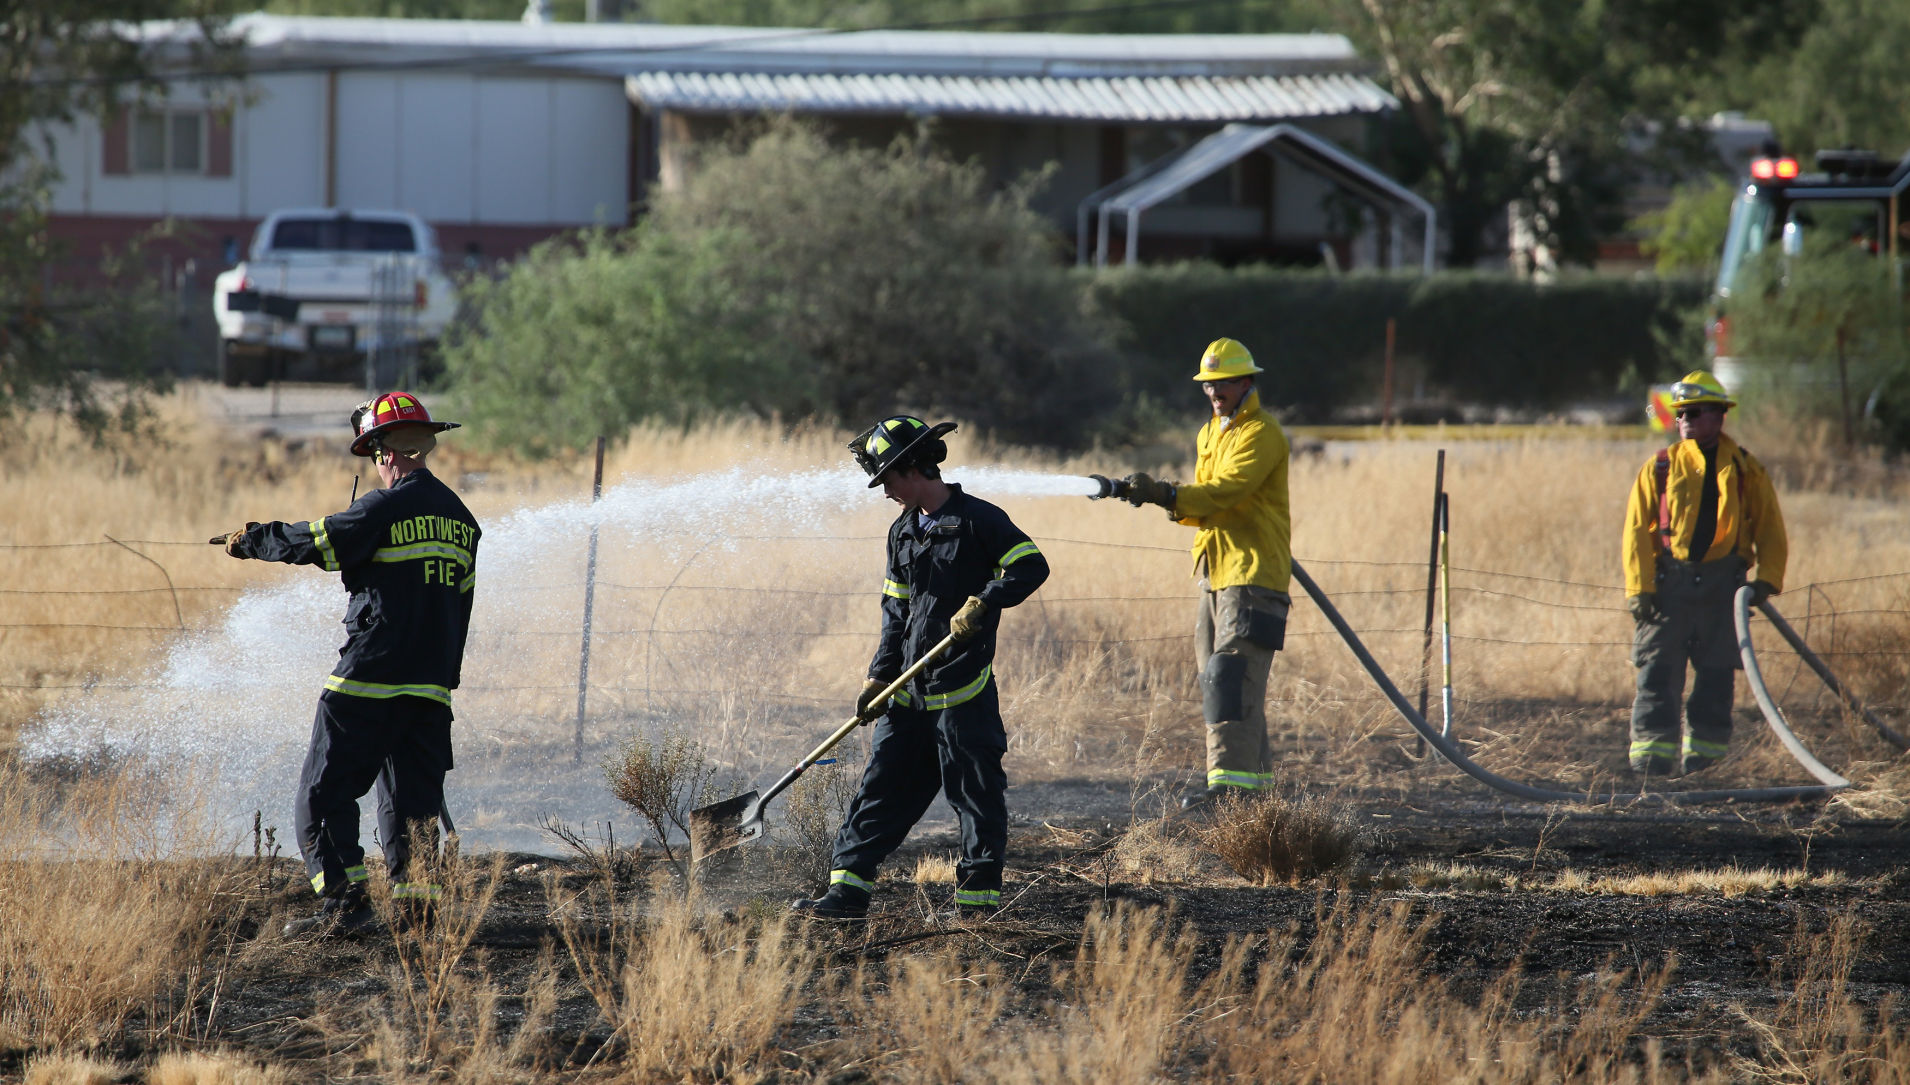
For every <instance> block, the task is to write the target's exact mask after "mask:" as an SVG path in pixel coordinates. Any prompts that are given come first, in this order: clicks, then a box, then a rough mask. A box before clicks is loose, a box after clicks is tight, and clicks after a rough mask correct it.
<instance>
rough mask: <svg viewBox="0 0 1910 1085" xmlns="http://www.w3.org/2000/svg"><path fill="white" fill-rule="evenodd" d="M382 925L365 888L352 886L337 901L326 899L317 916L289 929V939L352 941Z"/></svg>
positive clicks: (287, 930) (310, 917)
mask: <svg viewBox="0 0 1910 1085" xmlns="http://www.w3.org/2000/svg"><path fill="white" fill-rule="evenodd" d="M378 925H379V923H378V913H377V912H376V911H374V910H373V909H372V906H371V901H370V899H369V898H367V897H366V896H365V890H364V887H363V886H359V885H352V886H351V887H349V888H348V889H346V890H345V891H344V892H343V893H341V894H339V895H338V896H335V897H326V898H325V899H324V900H323V901H322V902H320V904H319V906H318V911H317V913H316V914H314V915H310V916H307V917H305V918H304V919H294V920H292V921H291V922H290V923H287V924H286V925H285V937H287V938H304V937H307V936H312V937H318V938H349V937H352V936H353V935H358V934H362V933H364V932H365V931H368V930H371V929H373V928H375V927H377V926H378Z"/></svg>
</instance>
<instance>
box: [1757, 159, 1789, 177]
mask: <svg viewBox="0 0 1910 1085" xmlns="http://www.w3.org/2000/svg"><path fill="white" fill-rule="evenodd" d="M1751 176H1752V177H1753V178H1754V179H1756V180H1759V181H1789V180H1792V179H1794V178H1795V177H1796V176H1797V159H1795V158H1753V159H1751Z"/></svg>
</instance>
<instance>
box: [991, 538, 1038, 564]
mask: <svg viewBox="0 0 1910 1085" xmlns="http://www.w3.org/2000/svg"><path fill="white" fill-rule="evenodd" d="M1039 553H1041V548H1040V547H1039V546H1036V545H1035V544H1034V543H1033V542H1025V543H1022V544H1021V545H1019V546H1016V547H1015V548H1014V549H1012V550H1010V551H1008V552H1007V553H1006V554H1003V555H1002V556H1001V560H1000V561H998V562H996V563H995V564H997V565H999V566H1001V567H1002V568H1004V569H1006V568H1008V567H1009V566H1010V565H1013V564H1014V563H1015V562H1017V561H1020V560H1021V559H1022V558H1025V557H1027V556H1028V555H1030V554H1039Z"/></svg>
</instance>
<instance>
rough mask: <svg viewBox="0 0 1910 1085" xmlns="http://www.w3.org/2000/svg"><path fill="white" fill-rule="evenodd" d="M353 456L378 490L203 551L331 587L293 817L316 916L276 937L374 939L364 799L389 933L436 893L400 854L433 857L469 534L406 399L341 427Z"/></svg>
mask: <svg viewBox="0 0 1910 1085" xmlns="http://www.w3.org/2000/svg"><path fill="white" fill-rule="evenodd" d="M351 422H352V442H351V450H352V453H353V454H354V455H358V456H368V457H371V458H372V459H373V461H374V462H375V463H376V465H377V469H378V477H379V479H380V480H381V481H382V482H383V483H384V486H383V488H382V489H377V490H373V491H372V492H370V493H368V494H366V495H365V496H364V497H361V498H359V499H358V500H356V501H354V502H352V505H351V507H350V508H347V509H346V510H344V511H343V512H337V513H333V514H332V515H330V516H326V517H323V518H321V519H317V520H310V521H298V522H290V523H287V522H276V521H275V522H273V523H268V524H247V525H246V526H245V527H244V528H242V529H240V530H238V531H232V532H228V533H226V534H224V535H220V536H216V537H215V538H213V540H212V541H213V542H215V543H219V544H222V545H223V546H224V547H225V550H226V553H228V554H231V555H232V556H233V557H235V558H256V559H259V560H262V561H279V562H285V563H286V564H289V565H316V566H318V567H319V568H321V569H324V570H325V571H327V572H335V573H338V574H339V575H340V577H342V578H343V580H344V582H345V588H346V590H347V591H349V592H350V593H351V601H350V603H349V604H348V605H347V606H346V608H345V644H344V647H342V648H340V649H339V653H338V666H337V667H336V668H334V669H333V671H332V673H331V675H330V677H328V678H326V679H325V689H324V691H323V692H322V693H320V694H319V697H318V713H317V719H316V720H315V721H314V723H313V725H312V741H311V746H310V748H309V749H308V750H307V752H306V757H305V766H304V769H303V771H302V772H301V774H300V777H299V785H298V794H297V796H296V799H295V800H294V803H293V813H294V821H295V824H296V827H297V832H298V844H299V851H300V852H301V853H302V854H303V855H304V858H305V867H306V872H307V873H308V874H310V876H311V879H312V888H313V889H314V890H316V891H317V892H318V895H319V898H320V905H319V910H318V913H317V914H316V915H314V916H311V917H310V918H306V919H299V920H295V921H293V922H292V923H289V924H287V925H286V933H287V934H288V935H300V934H318V935H337V934H349V933H352V932H355V931H359V930H364V929H366V928H369V927H372V926H374V925H376V924H377V922H378V917H377V914H376V912H374V911H373V910H372V908H371V905H370V902H369V900H368V898H367V896H366V893H365V881H366V874H365V852H364V849H363V848H362V847H361V846H360V845H359V840H358V800H359V798H360V797H362V796H363V795H364V794H365V793H366V792H367V791H370V790H372V788H373V787H374V786H375V787H376V788H377V790H378V835H379V839H380V841H381V842H382V843H383V845H384V850H385V863H386V866H387V868H388V869H389V870H390V873H391V882H392V897H393V901H394V903H395V904H396V905H397V906H398V908H397V912H396V914H397V916H398V917H399V918H400V919H422V918H426V917H428V916H429V915H430V913H431V904H432V902H433V901H435V900H436V898H437V895H438V891H439V890H438V887H437V886H436V885H434V884H432V883H431V882H430V880H429V877H428V874H427V873H426V872H425V871H424V870H423V869H422V866H423V864H420V863H419V862H418V860H419V859H422V858H424V857H422V856H414V855H412V853H411V848H412V841H413V840H414V839H416V840H420V841H423V842H424V843H425V844H426V846H427V847H429V848H431V849H433V850H435V847H436V842H437V823H438V820H439V819H440V818H441V817H443V815H444V775H445V773H446V772H447V771H449V770H450V768H451V767H452V756H451V719H452V717H451V691H452V690H454V689H456V688H457V686H458V678H459V671H460V669H461V667H462V664H463V659H464V642H465V635H466V632H467V630H468V629H469V627H470V621H471V601H472V597H473V587H474V585H475V584H476V579H477V572H476V570H477V549H478V536H479V535H480V534H481V532H480V530H479V528H478V524H477V520H476V518H475V517H473V516H472V515H471V512H470V510H469V509H467V508H465V507H464V502H463V501H461V500H459V499H458V496H457V494H455V493H453V492H451V488H450V487H448V486H446V485H445V484H444V483H443V482H441V481H439V480H438V478H437V477H436V476H435V475H433V474H432V473H431V471H430V469H429V468H427V467H426V466H425V457H427V456H429V455H430V454H431V451H432V449H433V448H435V447H436V445H437V435H438V434H439V433H442V432H443V431H445V430H448V429H453V428H455V427H456V426H457V423H456V422H439V421H435V420H433V419H432V417H431V412H429V411H428V410H426V409H425V406H424V404H423V403H422V402H420V401H419V399H418V397H417V396H415V395H413V394H411V393H410V392H388V393H386V394H384V395H381V396H379V397H378V398H376V399H374V400H371V401H370V402H368V403H365V404H363V405H361V406H360V407H359V408H358V409H357V410H355V411H353V412H352V416H351Z"/></svg>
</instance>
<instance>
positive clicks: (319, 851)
mask: <svg viewBox="0 0 1910 1085" xmlns="http://www.w3.org/2000/svg"><path fill="white" fill-rule="evenodd" d="M451 767H452V758H451V709H450V707H449V706H448V705H444V704H440V703H438V702H437V701H433V700H429V699H427V698H424V697H392V698H390V699H388V700H380V699H375V698H370V697H351V696H347V695H344V694H338V693H330V692H327V693H325V694H322V695H321V696H320V697H319V699H318V714H317V718H316V719H314V720H313V721H312V744H311V747H310V748H309V749H307V750H306V752H305V767H304V769H303V770H302V771H301V772H300V773H299V781H298V795H297V797H296V798H295V799H294V800H293V805H292V815H293V824H294V827H295V828H296V830H297V832H298V850H299V853H300V854H301V855H303V856H304V857H305V871H306V873H307V874H310V875H311V878H312V888H313V889H315V890H317V891H318V893H319V895H320V896H337V895H339V894H341V893H343V892H344V891H345V890H346V888H347V887H349V886H350V885H351V884H353V883H356V882H362V881H364V880H365V849H364V848H363V847H362V846H360V844H359V842H358V800H359V798H361V797H362V796H363V795H364V794H365V793H366V792H367V791H370V790H372V788H373V787H374V786H375V787H376V788H377V790H378V796H377V799H378V839H379V841H380V843H382V844H383V845H384V849H385V866H386V868H387V869H388V870H389V871H390V872H391V880H392V882H393V883H394V884H395V885H401V886H402V885H404V884H406V875H407V872H408V871H409V868H410V865H411V840H410V834H409V831H408V826H409V825H411V824H413V823H423V825H425V826H428V827H429V828H428V829H426V831H427V832H428V833H430V834H431V839H433V840H435V839H436V833H437V825H438V814H439V812H440V811H442V810H443V808H444V774H445V773H446V772H449V771H450V770H451Z"/></svg>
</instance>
